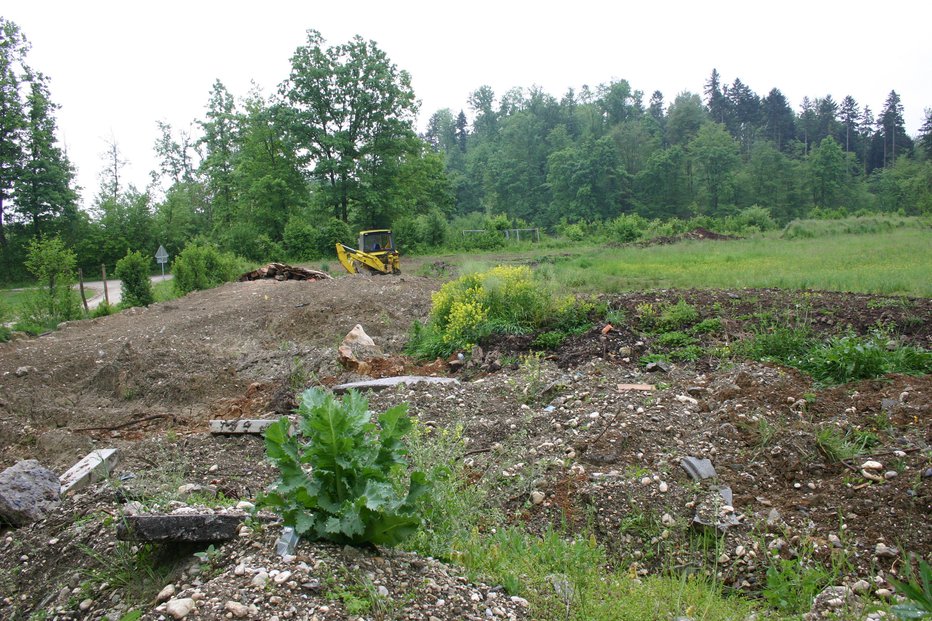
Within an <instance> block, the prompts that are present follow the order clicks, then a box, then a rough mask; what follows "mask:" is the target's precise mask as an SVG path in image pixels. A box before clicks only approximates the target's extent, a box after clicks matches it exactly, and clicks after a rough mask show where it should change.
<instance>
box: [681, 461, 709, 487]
mask: <svg viewBox="0 0 932 621" xmlns="http://www.w3.org/2000/svg"><path fill="white" fill-rule="evenodd" d="M680 465H681V466H682V467H683V470H685V471H686V473H687V474H688V475H689V476H690V477H692V479H693V481H701V480H703V479H710V478H712V477H714V476H715V468H714V467H713V466H712V462H711V461H710V460H708V459H699V458H698V457H692V456H689V457H684V458H683V459H681V460H680Z"/></svg>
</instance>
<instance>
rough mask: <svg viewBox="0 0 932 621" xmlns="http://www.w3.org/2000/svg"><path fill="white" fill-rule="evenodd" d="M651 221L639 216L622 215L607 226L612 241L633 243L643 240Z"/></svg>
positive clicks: (607, 232)
mask: <svg viewBox="0 0 932 621" xmlns="http://www.w3.org/2000/svg"><path fill="white" fill-rule="evenodd" d="M648 223H649V220H647V218H644V217H643V216H639V215H638V214H622V215H620V216H618V217H617V218H615V219H614V220H612V221H610V222H608V223H607V224H606V225H605V229H606V234H607V235H608V238H609V239H610V240H611V241H616V242H622V243H625V242H633V241H637V240H638V239H640V238H641V235H642V234H643V233H644V230H645V229H646V228H647V225H648Z"/></svg>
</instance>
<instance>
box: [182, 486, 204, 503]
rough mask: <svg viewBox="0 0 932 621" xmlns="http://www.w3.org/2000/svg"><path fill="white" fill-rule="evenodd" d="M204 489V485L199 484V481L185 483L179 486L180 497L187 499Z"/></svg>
mask: <svg viewBox="0 0 932 621" xmlns="http://www.w3.org/2000/svg"><path fill="white" fill-rule="evenodd" d="M203 491H204V486H203V485H198V484H197V483H185V484H184V485H179V486H178V498H181V499H182V500H185V499H186V498H188V497H189V496H191V495H193V494H199V493H201V492H203Z"/></svg>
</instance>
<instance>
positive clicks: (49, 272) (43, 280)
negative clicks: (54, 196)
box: [20, 237, 81, 332]
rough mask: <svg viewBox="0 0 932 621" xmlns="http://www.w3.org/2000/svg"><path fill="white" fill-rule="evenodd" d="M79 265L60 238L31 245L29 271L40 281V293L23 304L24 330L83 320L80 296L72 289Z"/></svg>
mask: <svg viewBox="0 0 932 621" xmlns="http://www.w3.org/2000/svg"><path fill="white" fill-rule="evenodd" d="M76 264H77V259H76V257H75V254H74V252H72V251H71V250H70V249H69V248H67V247H66V246H65V244H64V242H62V241H61V240H60V239H59V238H57V237H55V238H52V239H43V240H38V239H33V240H31V241H30V242H29V251H28V254H27V256H26V269H28V270H29V271H30V272H32V274H33V275H34V276H35V277H36V279H37V280H38V281H39V289H38V290H36V291H34V292H32V293H31V294H30V295H29V296H27V298H26V300H25V302H24V303H23V312H22V314H21V316H20V318H21V323H22V324H23V326H24V327H27V328H31V329H32V330H31V331H35V330H36V329H39V328H45V329H49V328H53V327H55V325H57V324H58V323H61V322H62V321H69V320H72V319H79V318H80V317H81V303H80V302H79V301H78V294H77V293H75V292H74V290H73V289H72V288H71V286H72V285H73V284H74V283H75V282H76V281H77V279H76V278H75V272H76V267H75V266H76ZM40 331H41V332H44V331H45V330H40Z"/></svg>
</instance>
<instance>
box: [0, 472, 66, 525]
mask: <svg viewBox="0 0 932 621" xmlns="http://www.w3.org/2000/svg"><path fill="white" fill-rule="evenodd" d="M60 494H61V482H60V481H59V479H58V475H57V474H55V473H54V472H52V471H51V470H49V469H48V468H45V467H43V466H42V465H41V464H39V462H38V461H36V460H35V459H27V460H25V461H21V462H18V463H16V464H14V465H12V466H10V467H9V468H7V469H6V470H4V471H3V472H2V473H0V522H7V523H8V524H11V525H13V526H25V525H26V524H31V523H32V522H35V521H38V520H41V519H43V518H44V517H45V515H46V514H47V513H48V512H49V511H51V510H52V509H54V508H55V507H57V506H58V503H59V499H60Z"/></svg>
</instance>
